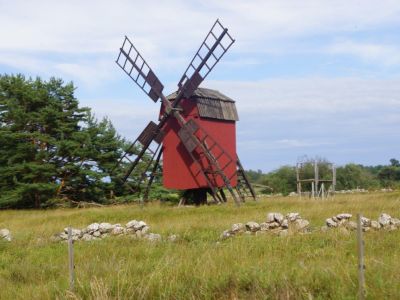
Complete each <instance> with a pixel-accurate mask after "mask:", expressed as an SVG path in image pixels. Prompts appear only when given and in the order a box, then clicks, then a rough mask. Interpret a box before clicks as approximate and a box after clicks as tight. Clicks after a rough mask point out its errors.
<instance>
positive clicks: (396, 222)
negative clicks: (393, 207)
mask: <svg viewBox="0 0 400 300" xmlns="http://www.w3.org/2000/svg"><path fill="white" fill-rule="evenodd" d="M390 225H394V226H396V227H399V228H400V220H399V219H397V218H391V219H390Z"/></svg>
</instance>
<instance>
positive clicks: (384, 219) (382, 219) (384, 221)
mask: <svg viewBox="0 0 400 300" xmlns="http://www.w3.org/2000/svg"><path fill="white" fill-rule="evenodd" d="M391 218H392V217H391V216H389V215H388V214H385V213H383V214H381V215H380V217H379V219H378V222H379V223H380V224H381V225H382V226H387V225H389V224H390V219H391Z"/></svg>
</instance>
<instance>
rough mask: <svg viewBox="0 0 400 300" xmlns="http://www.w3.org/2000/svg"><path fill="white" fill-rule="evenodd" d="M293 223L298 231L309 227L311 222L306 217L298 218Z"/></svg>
mask: <svg viewBox="0 0 400 300" xmlns="http://www.w3.org/2000/svg"><path fill="white" fill-rule="evenodd" d="M293 225H294V228H295V229H296V230H297V231H304V230H306V229H307V228H308V226H309V225H310V222H308V221H307V220H305V219H297V220H296V221H294V222H293Z"/></svg>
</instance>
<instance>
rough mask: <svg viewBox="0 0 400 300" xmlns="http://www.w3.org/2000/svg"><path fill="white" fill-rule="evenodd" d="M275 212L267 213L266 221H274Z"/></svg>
mask: <svg viewBox="0 0 400 300" xmlns="http://www.w3.org/2000/svg"><path fill="white" fill-rule="evenodd" d="M274 215H275V213H268V214H267V220H266V222H267V223H271V222H275V217H274Z"/></svg>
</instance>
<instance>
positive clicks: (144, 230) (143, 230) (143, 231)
mask: <svg viewBox="0 0 400 300" xmlns="http://www.w3.org/2000/svg"><path fill="white" fill-rule="evenodd" d="M149 230H150V227H149V226H144V227H143V228H142V229H141V230H140V232H141V233H142V234H146V233H147V232H149Z"/></svg>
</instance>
